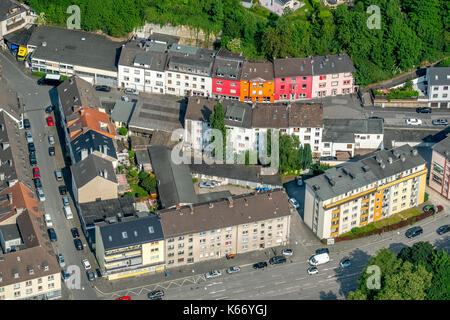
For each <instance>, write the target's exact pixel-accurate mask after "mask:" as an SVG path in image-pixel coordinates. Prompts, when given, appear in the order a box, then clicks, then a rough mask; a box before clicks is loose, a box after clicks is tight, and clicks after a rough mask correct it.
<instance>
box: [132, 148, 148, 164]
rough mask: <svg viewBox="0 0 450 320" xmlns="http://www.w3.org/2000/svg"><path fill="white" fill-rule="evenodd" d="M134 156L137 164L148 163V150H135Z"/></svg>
mask: <svg viewBox="0 0 450 320" xmlns="http://www.w3.org/2000/svg"><path fill="white" fill-rule="evenodd" d="M135 157H136V162H137V164H149V163H151V162H150V155H149V154H148V150H136V151H135Z"/></svg>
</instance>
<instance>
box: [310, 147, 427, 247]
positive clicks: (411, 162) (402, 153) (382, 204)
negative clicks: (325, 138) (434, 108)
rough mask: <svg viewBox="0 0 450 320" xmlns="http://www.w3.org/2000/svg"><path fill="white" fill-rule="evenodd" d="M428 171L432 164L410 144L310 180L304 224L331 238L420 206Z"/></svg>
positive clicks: (324, 236)
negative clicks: (427, 163) (429, 165)
mask: <svg viewBox="0 0 450 320" xmlns="http://www.w3.org/2000/svg"><path fill="white" fill-rule="evenodd" d="M427 171H428V170H427V168H426V161H425V160H424V159H423V158H422V157H421V156H420V155H419V154H418V152H417V149H413V148H411V147H410V146H409V145H404V146H402V147H400V148H397V149H391V150H381V151H378V152H376V153H375V155H374V156H370V157H368V158H365V159H363V160H360V161H357V162H352V163H347V164H345V165H343V166H342V167H341V168H336V167H334V168H331V169H328V170H327V171H325V173H324V174H322V175H320V176H317V177H314V178H311V179H308V180H306V182H305V183H306V188H305V207H304V210H305V211H304V212H305V216H304V222H305V224H306V225H307V226H308V227H309V228H311V229H312V231H313V233H315V234H316V235H317V237H319V238H320V239H327V238H334V237H337V236H339V235H341V234H343V233H346V232H348V231H350V230H351V229H352V228H355V227H362V226H365V225H367V224H368V223H371V222H374V221H378V220H381V219H384V218H387V217H389V216H391V215H393V214H395V213H398V212H400V211H403V210H406V209H408V208H411V207H415V206H418V205H419V204H421V203H423V201H424V196H425V187H426V177H427Z"/></svg>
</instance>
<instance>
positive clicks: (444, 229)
mask: <svg viewBox="0 0 450 320" xmlns="http://www.w3.org/2000/svg"><path fill="white" fill-rule="evenodd" d="M449 231H450V224H446V225H443V226H440V227H439V228H438V229H437V230H436V232H437V234H438V235H443V234H444V233H447V232H449Z"/></svg>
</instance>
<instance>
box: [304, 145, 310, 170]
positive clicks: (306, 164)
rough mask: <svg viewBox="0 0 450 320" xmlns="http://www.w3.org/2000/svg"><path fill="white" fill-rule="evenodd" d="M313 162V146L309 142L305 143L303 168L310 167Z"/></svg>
mask: <svg viewBox="0 0 450 320" xmlns="http://www.w3.org/2000/svg"><path fill="white" fill-rule="evenodd" d="M311 164H312V153H311V146H310V145H309V143H307V144H305V147H304V148H303V152H302V166H303V169H309V168H310V167H311Z"/></svg>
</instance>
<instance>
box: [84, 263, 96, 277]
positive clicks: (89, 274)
mask: <svg viewBox="0 0 450 320" xmlns="http://www.w3.org/2000/svg"><path fill="white" fill-rule="evenodd" d="M88 263H89V262H88ZM86 275H87V278H88V280H89V281H94V279H95V273H94V272H92V271H86Z"/></svg>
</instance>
